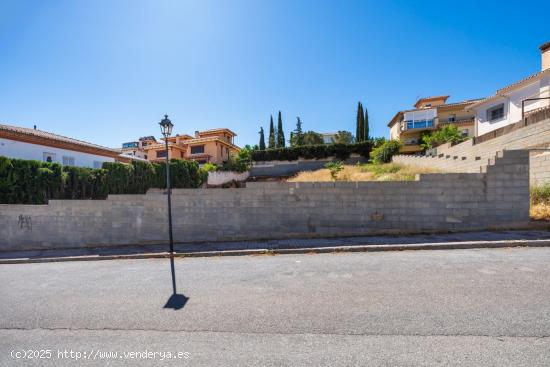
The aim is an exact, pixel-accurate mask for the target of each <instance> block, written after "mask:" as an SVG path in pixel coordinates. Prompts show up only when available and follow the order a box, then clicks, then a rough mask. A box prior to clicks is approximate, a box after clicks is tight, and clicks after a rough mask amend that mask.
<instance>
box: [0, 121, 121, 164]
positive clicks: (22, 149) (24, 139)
mask: <svg viewBox="0 0 550 367" xmlns="http://www.w3.org/2000/svg"><path fill="white" fill-rule="evenodd" d="M0 156H4V157H8V158H18V159H32V160H37V161H43V162H57V163H61V164H63V165H68V166H78V167H90V168H101V166H102V164H103V162H115V161H121V162H128V161H129V160H130V158H129V157H125V156H122V155H121V152H120V151H119V150H116V149H111V148H106V147H102V146H100V145H96V144H92V143H88V142H85V141H81V140H76V139H71V138H67V137H65V136H61V135H57V134H52V133H49V132H46V131H41V130H37V129H36V128H34V129H30V128H25V127H18V126H10V125H2V124H0Z"/></svg>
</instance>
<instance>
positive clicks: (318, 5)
mask: <svg viewBox="0 0 550 367" xmlns="http://www.w3.org/2000/svg"><path fill="white" fill-rule="evenodd" d="M549 13H550V2H549V1H530V2H529V6H527V4H525V6H523V5H522V4H521V3H518V2H510V3H507V2H505V1H498V2H496V1H495V2H483V1H460V2H446V1H437V2H436V1H433V2H431V1H394V2H392V1H336V0H334V1H316V0H311V1H306V0H300V1H296V0H272V1H267V0H249V1H230V0H219V1H208V0H196V1H182V0H174V1H153V0H150V1H139V0H128V1H117V0H93V1H92V0H90V1H83V0H82V1H73V0H71V1H55V0H51V1H23V0H13V1H11V0H0V122H1V123H6V124H14V125H19V126H28V127H32V125H34V124H36V125H38V127H39V128H40V129H42V130H46V131H51V132H55V133H59V134H63V135H67V136H70V137H74V138H79V139H83V140H87V141H90V142H94V143H98V144H102V145H106V146H111V147H117V146H120V144H121V143H122V142H124V141H131V140H134V139H136V138H138V137H140V136H144V135H156V136H157V137H158V136H159V132H158V125H157V123H158V121H160V119H161V118H162V115H163V114H164V113H168V114H169V115H170V117H171V119H172V121H173V123H174V124H175V132H177V133H193V132H194V131H195V130H200V129H207V128H214V127H229V128H231V129H232V130H234V131H235V132H236V133H237V134H238V137H237V139H236V142H237V144H239V145H244V144H247V143H250V144H255V143H257V141H258V134H257V132H258V130H259V127H260V125H263V126H264V128H265V129H267V127H268V122H269V115H270V114H273V115H274V117H275V115H276V113H277V111H278V110H281V111H282V113H283V122H284V127H285V133H286V136H287V139H288V136H289V132H290V131H291V130H292V129H293V128H294V125H295V121H296V116H300V117H301V119H302V121H303V124H304V129H306V130H310V129H311V130H315V131H319V132H332V131H337V130H349V131H352V132H353V133H355V125H354V124H355V114H356V105H357V102H358V101H362V102H363V104H364V105H366V106H367V107H368V109H369V113H370V121H371V132H372V134H371V135H375V136H387V135H388V129H387V127H386V124H387V122H388V120H389V119H390V118H391V117H392V116H393V115H394V113H395V112H396V111H397V110H400V109H403V108H409V107H410V106H411V105H412V104H413V103H414V101H415V100H416V98H417V97H419V96H428V95H439V94H450V95H451V99H450V101H457V100H461V99H469V98H476V97H483V96H486V95H489V94H492V93H494V91H495V90H496V89H498V88H500V87H502V86H505V85H506V84H507V83H511V82H514V81H516V80H518V79H520V78H523V77H524V76H527V75H529V74H531V73H534V72H536V71H538V70H539V69H540V55H539V50H538V46H539V45H540V44H542V43H543V42H545V41H548V40H550V26H549V24H548V14H549Z"/></svg>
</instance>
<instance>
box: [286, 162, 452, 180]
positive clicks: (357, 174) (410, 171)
mask: <svg viewBox="0 0 550 367" xmlns="http://www.w3.org/2000/svg"><path fill="white" fill-rule="evenodd" d="M438 172H441V171H438V170H435V169H427V168H421V167H415V166H406V165H403V164H399V163H388V164H362V165H354V166H343V169H342V170H341V171H340V172H338V174H337V175H336V179H337V180H338V181H413V180H414V179H415V175H416V174H417V173H438ZM288 181H290V182H324V181H334V179H333V178H332V176H331V173H330V170H329V169H327V168H324V169H320V170H317V171H311V172H300V173H298V174H297V175H296V176H294V177H291V178H290V179H289V180H288Z"/></svg>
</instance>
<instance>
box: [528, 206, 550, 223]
mask: <svg viewBox="0 0 550 367" xmlns="http://www.w3.org/2000/svg"><path fill="white" fill-rule="evenodd" d="M531 218H532V219H535V220H550V203H539V204H531Z"/></svg>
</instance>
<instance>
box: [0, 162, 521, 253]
mask: <svg viewBox="0 0 550 367" xmlns="http://www.w3.org/2000/svg"><path fill="white" fill-rule="evenodd" d="M172 198H173V219H174V238H175V240H176V241H179V242H188V241H189V242H191V241H216V240H220V241H221V240H223V241H228V240H251V239H280V238H293V237H296V238H298V237H327V236H351V235H364V234H375V233H407V232H410V233H414V232H425V231H448V230H474V229H478V230H482V229H488V228H497V227H498V228H513V227H514V226H520V225H523V224H525V223H527V222H528V220H529V164H528V152H526V151H506V152H504V155H503V157H500V158H498V159H497V161H496V164H495V165H493V166H490V167H488V169H487V172H486V173H476V174H468V173H454V174H433V175H432V174H429V175H420V176H419V178H418V180H417V181H408V182H407V181H403V182H335V183H334V182H323V183H303V182H302V183H248V184H247V187H246V188H235V189H179V190H174V191H173V196H172ZM166 216H167V213H166V195H165V194H164V193H163V192H162V191H160V190H152V191H150V192H149V193H148V194H147V195H111V196H109V198H108V199H107V200H103V201H101V200H97V201H91V200H52V201H50V203H49V205H7V204H4V205H0V223H1V224H2V226H1V227H0V250H18V249H35V248H64V247H86V246H96V245H114V244H140V243H141V244H146V243H160V242H164V241H166V233H167V218H166Z"/></svg>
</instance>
